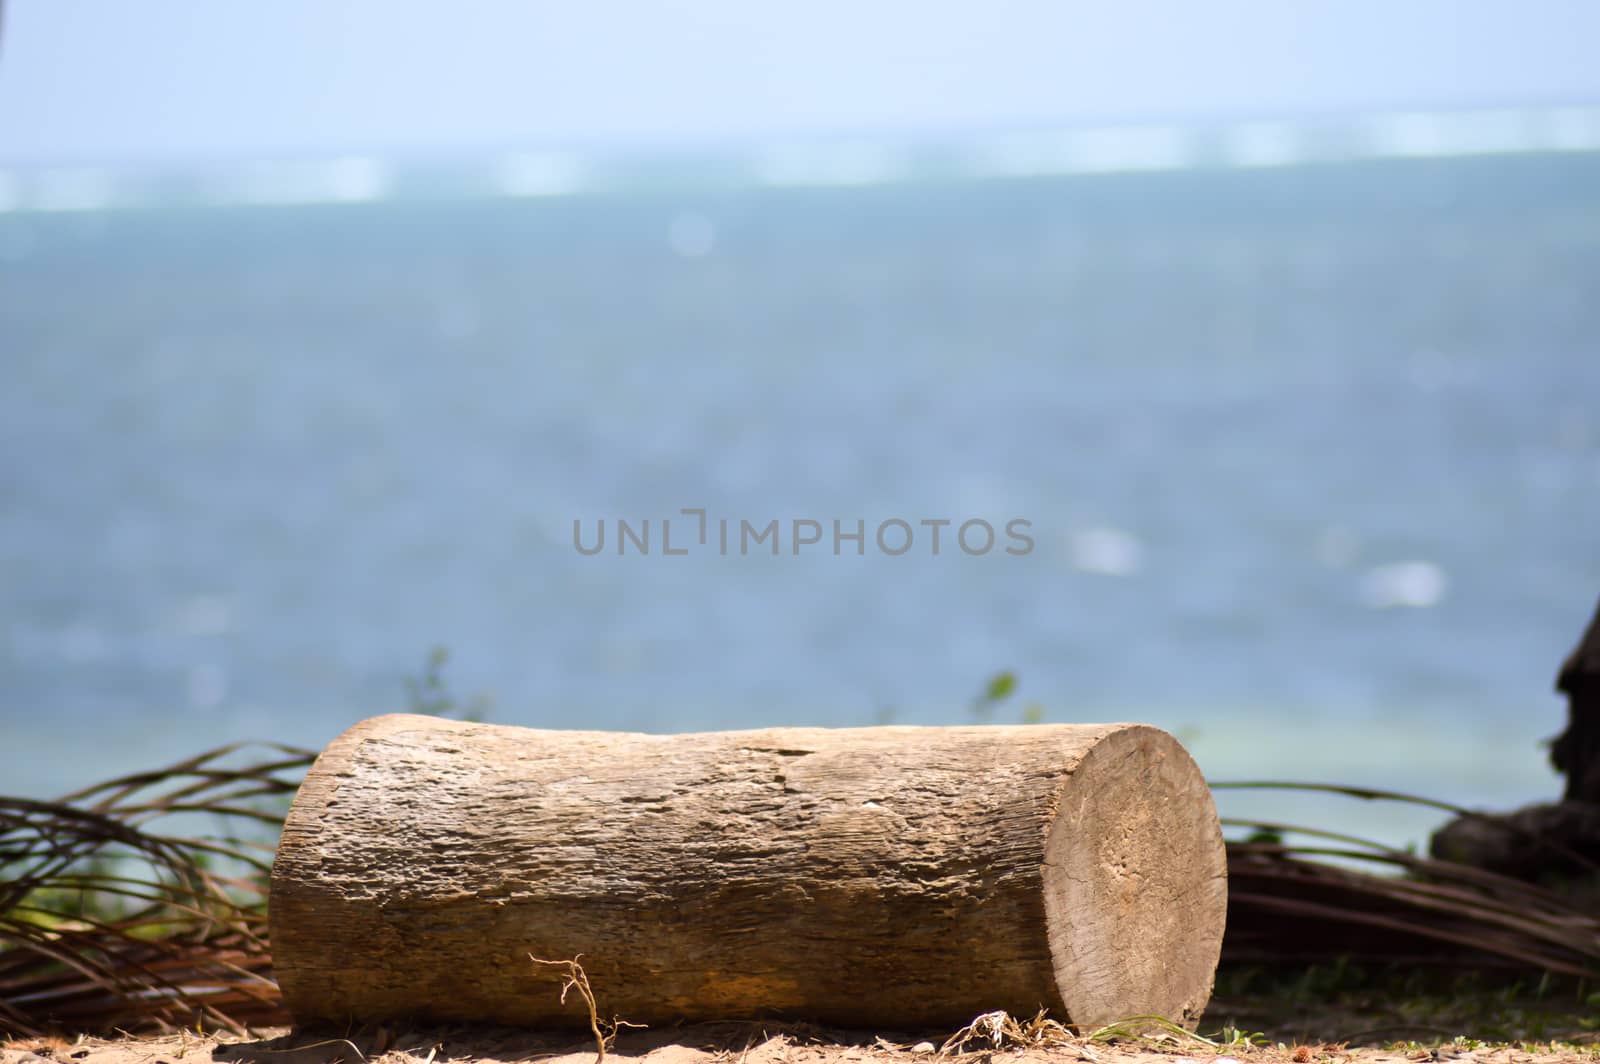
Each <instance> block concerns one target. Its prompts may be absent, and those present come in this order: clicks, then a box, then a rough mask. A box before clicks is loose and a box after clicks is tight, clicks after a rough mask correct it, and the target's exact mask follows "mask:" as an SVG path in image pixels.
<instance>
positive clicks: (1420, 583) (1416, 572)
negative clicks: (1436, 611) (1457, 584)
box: [1361, 561, 1450, 610]
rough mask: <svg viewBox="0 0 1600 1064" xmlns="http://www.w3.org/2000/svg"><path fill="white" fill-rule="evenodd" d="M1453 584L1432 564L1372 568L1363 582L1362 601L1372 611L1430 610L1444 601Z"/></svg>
mask: <svg viewBox="0 0 1600 1064" xmlns="http://www.w3.org/2000/svg"><path fill="white" fill-rule="evenodd" d="M1449 586H1450V581H1449V579H1448V578H1447V577H1446V576H1445V573H1444V570H1443V569H1441V568H1439V567H1438V566H1437V565H1435V564H1434V563H1433V562H1428V561H1410V562H1395V563H1393V564H1390V565H1380V566H1377V567H1375V568H1373V569H1369V570H1368V571H1367V573H1366V575H1365V576H1364V577H1363V578H1362V580H1361V598H1362V601H1364V602H1365V603H1366V604H1367V605H1368V606H1371V607H1372V608H1373V609H1380V610H1381V609H1396V608H1401V607H1404V608H1409V609H1427V608H1428V607H1429V606H1436V605H1438V604H1439V602H1440V601H1441V600H1442V599H1443V598H1444V595H1445V592H1446V591H1447V590H1448V589H1449Z"/></svg>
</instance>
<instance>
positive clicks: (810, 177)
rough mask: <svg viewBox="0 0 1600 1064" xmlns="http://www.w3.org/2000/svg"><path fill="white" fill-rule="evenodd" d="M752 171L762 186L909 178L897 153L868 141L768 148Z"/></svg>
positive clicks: (886, 181)
mask: <svg viewBox="0 0 1600 1064" xmlns="http://www.w3.org/2000/svg"><path fill="white" fill-rule="evenodd" d="M751 171H752V173H753V174H754V176H755V179H756V180H757V181H759V182H760V183H762V184H765V185H840V186H848V185H883V184H889V183H891V182H894V181H898V180H902V179H904V178H906V177H909V176H911V170H910V167H909V166H908V165H907V160H906V159H905V158H904V156H903V154H902V153H901V152H900V151H899V150H897V149H895V148H892V147H890V146H889V145H887V144H877V143H873V142H870V141H840V142H835V143H822V144H774V145H768V146H767V147H765V148H762V149H761V150H759V151H758V152H757V153H756V155H755V158H754V160H753V161H752V163H751Z"/></svg>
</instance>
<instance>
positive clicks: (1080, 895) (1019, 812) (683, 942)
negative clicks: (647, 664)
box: [270, 715, 1227, 1029]
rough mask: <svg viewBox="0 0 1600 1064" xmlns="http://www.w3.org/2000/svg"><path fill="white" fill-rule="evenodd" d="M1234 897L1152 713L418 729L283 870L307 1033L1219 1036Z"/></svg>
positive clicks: (286, 856)
mask: <svg viewBox="0 0 1600 1064" xmlns="http://www.w3.org/2000/svg"><path fill="white" fill-rule="evenodd" d="M1226 906H1227V864H1226V858H1225V855H1224V852H1223V843H1222V835H1221V831H1220V829H1219V827H1218V823H1217V817H1216V811H1215V808H1214V806H1213V804H1212V800H1211V794H1210V791H1209V789H1208V788H1207V786H1206V784H1205V781H1204V780H1203V779H1202V777H1201V775H1200V772H1199V770H1198V769H1197V768H1196V767H1195V765H1194V762H1193V761H1192V760H1191V759H1190V757H1189V755H1188V754H1187V753H1186V752H1185V751H1184V750H1183V748H1182V747H1181V746H1180V745H1179V744H1178V743H1177V741H1176V740H1174V739H1173V738H1172V737H1171V736H1169V735H1167V734H1166V733H1165V732H1162V731H1160V730H1158V729H1156V728H1152V727H1147V726H1144V725H1133V724H1083V725H1035V726H1019V727H950V728H915V727H881V728H859V729H821V728H782V729H771V730H763V731H747V732H721V733H707V734H700V735H672V736H660V735H638V734H619V733H604V732H561V731H536V730H531V729H524V728H513V727H505V726H497V725H489V724H472V723H462V722H457V721H449V720H440V719H436V718H431V717H418V716H408V715H395V716H386V717H378V718H374V719H372V720H368V721H365V722H363V723H361V724H358V725H356V726H355V727H354V728H352V729H351V730H349V731H348V732H346V733H345V734H344V735H342V736H340V737H339V738H338V739H336V740H335V741H334V742H333V743H332V744H331V745H330V746H329V747H328V748H327V750H326V751H324V752H323V754H322V755H321V757H320V758H318V760H317V762H316V764H315V766H314V767H313V768H312V769H311V771H310V773H309V775H308V776H307V778H306V781H305V784H304V785H303V786H302V787H301V789H300V793H299V795H298V796H297V797H296V799H295V802H294V806H293V808H292V809H291V811H290V813H289V817H288V821H287V823H286V824H285V826H284V831H283V838H282V842H281V844H280V846H279V849H278V856H277V860H276V863H275V864H274V867H273V873H272V895H271V911H270V916H271V933H272V951H273V961H274V969H275V972H276V975H277V978H278V981H279V984H280V985H281V987H282V989H283V993H284V997H285V999H286V1001H287V1003H288V1005H289V1007H290V1009H291V1010H292V1011H293V1012H294V1014H295V1015H296V1017H297V1018H299V1019H300V1020H301V1021H303V1022H307V1021H334V1022H339V1023H345V1022H350V1021H357V1022H365V1021H372V1020H379V1019H390V1018H413V1019H423V1020H434V1021H484V1022H500V1023H510V1024H520V1025H526V1026H543V1027H556V1026H561V1027H570V1026H575V1025H576V1026H587V1023H588V1014H587V1011H586V1010H585V1008H584V1006H583V1005H582V1003H581V1002H579V1001H578V1000H577V995H576V994H571V995H568V996H567V1001H566V1003H565V1004H563V1003H562V1002H561V1001H560V982H561V980H560V976H559V973H558V972H557V971H555V970H553V969H550V968H546V967H542V966H539V965H536V964H534V963H532V962H531V961H530V960H529V955H530V954H532V955H533V956H536V957H541V958H546V959H551V960H559V959H570V958H573V957H574V956H575V955H579V954H581V955H582V960H581V963H582V965H583V967H584V969H585V970H586V972H587V974H588V977H589V980H590V982H591V983H592V984H593V987H594V991H595V994H596V996H597V998H598V999H599V1008H600V1013H601V1018H602V1019H605V1018H608V1017H610V1016H618V1017H621V1018H623V1019H626V1020H630V1021H633V1022H637V1023H648V1024H654V1025H659V1024H663V1023H671V1022H675V1021H693V1020H707V1019H734V1018H756V1017H768V1018H794V1019H807V1020H813V1021H819V1022H825V1023H832V1024H838V1025H843V1026H854V1027H876V1028H880V1029H882V1028H899V1029H905V1028H915V1027H924V1026H951V1025H956V1024H962V1023H965V1022H967V1021H968V1020H970V1019H971V1018H972V1017H973V1016H975V1015H977V1014H978V1013H981V1012H985V1011H988V1010H992V1009H1005V1010H1007V1011H1009V1012H1011V1013H1013V1014H1016V1015H1032V1014H1033V1013H1034V1012H1035V1011H1037V1010H1038V1009H1040V1008H1046V1009H1049V1010H1050V1011H1051V1012H1052V1013H1053V1014H1055V1015H1056V1016H1057V1018H1061V1019H1065V1020H1067V1021H1068V1022H1071V1023H1074V1024H1078V1025H1082V1026H1089V1025H1097V1024H1101V1023H1107V1022H1111V1021H1114V1020H1118V1019H1123V1018H1127V1017H1129V1016H1134V1015H1142V1014H1159V1015H1163V1016H1167V1017H1169V1018H1171V1019H1173V1020H1175V1021H1176V1022H1179V1023H1183V1024H1187V1025H1189V1026H1191V1027H1192V1026H1193V1025H1194V1024H1195V1023H1196V1022H1197V1021H1198V1020H1199V1017H1200V1013H1201V1011H1202V1010H1203V1009H1204V1007H1205V1005H1206V1002H1207V1000H1208V998H1209V996H1210V992H1211V983H1212V976H1213V972H1214V969H1215V966H1216V961H1217V955H1218V952H1219V950H1220V948H1221V943H1222V930H1223V921H1224V916H1225V910H1226Z"/></svg>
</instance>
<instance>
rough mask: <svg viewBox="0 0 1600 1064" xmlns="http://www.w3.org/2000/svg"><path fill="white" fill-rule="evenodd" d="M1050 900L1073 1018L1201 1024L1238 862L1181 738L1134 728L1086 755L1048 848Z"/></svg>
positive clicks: (1058, 978) (1060, 973) (1063, 797)
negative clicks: (1232, 868)
mask: <svg viewBox="0 0 1600 1064" xmlns="http://www.w3.org/2000/svg"><path fill="white" fill-rule="evenodd" d="M1044 904H1045V919H1046V924H1047V928H1048V930H1047V934H1048V936H1049V942H1050V955H1051V960H1052V963H1053V966H1054V969H1055V983H1056V986H1057V988H1058V989H1059V990H1060V991H1061V999H1062V1006H1063V1007H1064V1008H1065V1009H1066V1012H1067V1016H1068V1018H1069V1020H1070V1021H1071V1022H1072V1023H1073V1024H1074V1025H1076V1026H1078V1027H1080V1028H1084V1027H1098V1026H1101V1025H1104V1024H1108V1023H1114V1022H1116V1021H1118V1020H1123V1019H1127V1018H1129V1017H1131V1016H1141V1015H1142V1016H1163V1017H1166V1018H1167V1019H1169V1020H1171V1021H1172V1022H1174V1023H1178V1024H1181V1025H1183V1026H1185V1027H1188V1028H1193V1027H1194V1025H1195V1024H1196V1023H1198V1022H1199V1020H1200V1015H1201V1013H1202V1012H1204V1011H1205V1007H1206V1003H1207V1002H1208V1001H1209V1000H1210V998H1211V988H1212V981H1213V978H1214V976H1215V972H1216V967H1217V959H1218V957H1219V955H1220V953H1221V951H1222V931H1223V924H1224V921H1225V919H1226V915H1227V907H1228V861H1227V853H1226V850H1225V848H1224V845H1223V840H1222V832H1221V829H1220V827H1219V825H1218V823H1217V818H1216V811H1215V808H1214V805H1213V803H1212V800H1211V794H1210V789H1209V788H1208V787H1207V785H1206V781H1205V778H1204V777H1203V776H1202V775H1201V773H1200V770H1199V768H1198V766H1196V765H1195V763H1194V760H1193V759H1192V758H1190V756H1189V754H1188V752H1187V751H1185V750H1184V749H1183V747H1182V746H1180V745H1179V744H1178V742H1177V740H1175V739H1173V738H1172V737H1171V736H1170V735H1168V734H1167V733H1166V732H1163V731H1160V730H1158V729H1156V728H1150V727H1144V726H1130V727H1125V728H1122V729H1120V730H1117V731H1114V732H1112V733H1110V734H1109V735H1107V736H1106V737H1105V738H1104V739H1102V740H1101V741H1100V742H1098V743H1096V744H1095V745H1094V746H1092V747H1090V749H1089V750H1088V752H1087V753H1085V754H1084V756H1083V759H1082V760H1081V761H1080V762H1079V763H1078V766H1077V768H1076V769H1074V770H1073V772H1072V774H1071V776H1070V778H1069V779H1068V781H1067V782H1066V783H1065V784H1064V785H1063V787H1062V789H1061V794H1060V804H1059V805H1058V807H1057V810H1056V816H1055V821H1054V823H1052V824H1051V826H1050V834H1049V837H1048V839H1047V841H1046V843H1045V864H1044Z"/></svg>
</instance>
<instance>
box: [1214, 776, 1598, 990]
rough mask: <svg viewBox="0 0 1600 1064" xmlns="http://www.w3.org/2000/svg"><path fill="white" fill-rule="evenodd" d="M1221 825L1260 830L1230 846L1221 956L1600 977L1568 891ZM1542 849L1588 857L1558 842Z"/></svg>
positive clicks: (1262, 827) (1279, 827)
mask: <svg viewBox="0 0 1600 1064" xmlns="http://www.w3.org/2000/svg"><path fill="white" fill-rule="evenodd" d="M1212 786H1213V787H1214V788H1216V789H1221V790H1227V789H1233V788H1251V789H1261V788H1268V789H1279V790H1288V791H1312V792H1320V793H1324V794H1328V795H1330V796H1340V797H1347V798H1354V799H1358V800H1364V801H1389V802H1400V803H1406V804H1410V805H1416V806H1423V807H1426V808H1430V809H1436V810H1439V811H1442V812H1449V813H1453V814H1455V815H1456V816H1464V817H1472V816H1475V815H1477V814H1474V813H1473V812H1472V811H1470V810H1467V809H1463V808H1460V807H1458V806H1454V805H1451V804H1449V803H1446V802H1438V801H1434V800H1432V799H1427V798H1421V797H1417V796H1415V795H1408V794H1401V793H1399V792H1395V791H1383V790H1375V789H1371V788H1362V787H1343V786H1337V785H1331V784H1313V783H1294V782H1277V781H1272V782H1250V783H1216V784H1213V785H1212ZM1223 823H1224V825H1225V826H1230V827H1239V828H1248V829H1250V830H1251V831H1252V836H1251V838H1250V839H1248V840H1245V841H1235V840H1231V841H1229V843H1228V878H1229V882H1228V888H1229V889H1228V894H1229V901H1228V932H1227V937H1226V938H1225V939H1224V942H1223V956H1224V959H1225V960H1229V961H1245V962H1256V963H1263V962H1264V963H1283V964H1306V963H1323V962H1330V961H1333V960H1335V959H1337V958H1341V957H1343V958H1355V959H1361V960H1368V961H1378V962H1383V961H1392V962H1396V963H1409V964H1440V965H1443V964H1448V965H1454V966H1467V967H1473V968H1491V969H1492V968H1512V969H1525V970H1534V971H1542V972H1548V973H1552V974H1556V975H1569V976H1575V977H1578V978H1584V979H1595V978H1600V918H1597V917H1596V915H1595V914H1594V912H1593V911H1592V909H1591V908H1590V907H1588V906H1587V905H1585V904H1584V903H1583V902H1582V901H1580V900H1578V899H1577V898H1575V897H1574V896H1573V895H1571V894H1567V893H1558V892H1556V891H1554V890H1550V889H1547V888H1545V887H1541V886H1538V885H1535V884H1531V883H1527V882H1524V881H1522V880H1519V879H1512V878H1509V877H1507V876H1503V875H1499V874H1496V873H1493V872H1489V871H1485V870H1483V869H1479V868H1474V867H1471V866H1469V865H1464V864H1456V863H1453V862H1449V861H1441V860H1437V859H1435V858H1431V857H1422V856H1419V855H1417V854H1415V853H1412V852H1410V851H1408V850H1403V849H1399V848H1396V847H1393V846H1388V845H1385V844H1383V843H1379V842H1375V841H1372V840H1369V839H1362V838H1357V837H1354V836H1351V835H1346V834H1342V833H1339V832H1331V831H1326V830H1321V829H1317V828H1308V827H1304V826H1296V825H1290V824H1280V823H1272V822H1264V821H1256V820H1224V822H1223ZM1293 839H1300V840H1305V841H1288V840H1293ZM1545 844H1546V845H1548V846H1549V847H1550V849H1551V851H1552V852H1556V851H1560V852H1563V853H1564V854H1565V855H1566V856H1568V857H1570V858H1571V859H1573V860H1576V861H1583V860H1584V859H1583V858H1582V857H1581V855H1578V854H1574V853H1572V852H1571V851H1570V850H1568V849H1567V848H1566V847H1564V846H1563V845H1562V844H1561V843H1560V841H1559V840H1545ZM1590 867H1592V864H1591V865H1590Z"/></svg>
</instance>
